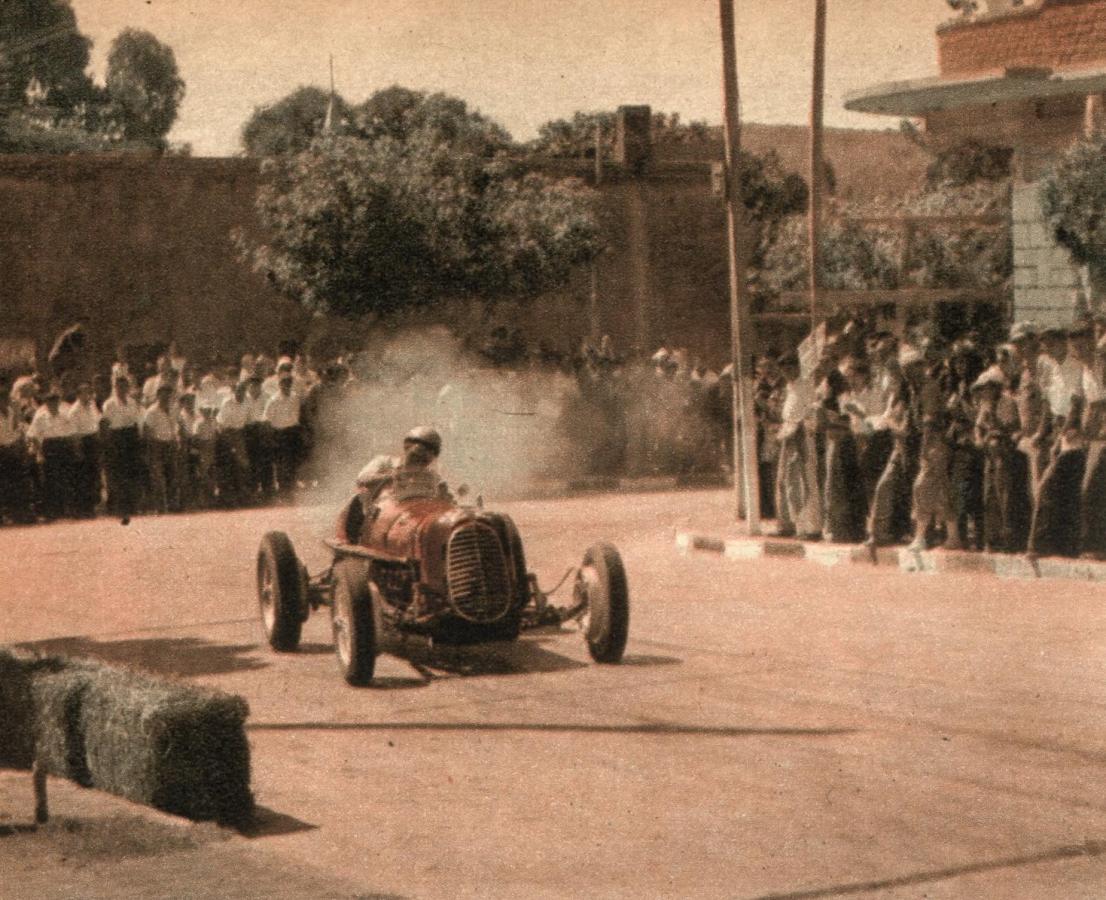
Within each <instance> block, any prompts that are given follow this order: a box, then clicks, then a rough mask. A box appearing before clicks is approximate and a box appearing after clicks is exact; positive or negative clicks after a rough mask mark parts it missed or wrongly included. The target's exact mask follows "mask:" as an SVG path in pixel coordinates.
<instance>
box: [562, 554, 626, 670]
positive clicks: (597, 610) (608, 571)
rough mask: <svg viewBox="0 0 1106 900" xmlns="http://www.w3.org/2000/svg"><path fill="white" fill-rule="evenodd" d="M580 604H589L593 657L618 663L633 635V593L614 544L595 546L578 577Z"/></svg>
mask: <svg viewBox="0 0 1106 900" xmlns="http://www.w3.org/2000/svg"><path fill="white" fill-rule="evenodd" d="M575 594H576V602H577V603H586V607H585V608H586V611H587V612H586V617H587V620H586V621H587V628H586V630H585V632H584V637H585V639H586V641H587V644H588V652H589V653H590V654H591V658H592V659H594V660H595V661H596V662H599V663H617V662H620V661H621V660H622V654H623V652H624V651H625V650H626V638H627V636H628V635H629V632H630V591H629V588H628V587H627V584H626V569H625V568H624V567H623V565H622V557H621V556H620V555H619V553H618V551H617V550H616V549H615V548H614V547H613V546H611V545H610V544H592V546H590V547H589V548H588V551H587V553H585V554H584V562H583V564H582V565H581V566H580V571H579V572H578V573H577V575H576V587H575Z"/></svg>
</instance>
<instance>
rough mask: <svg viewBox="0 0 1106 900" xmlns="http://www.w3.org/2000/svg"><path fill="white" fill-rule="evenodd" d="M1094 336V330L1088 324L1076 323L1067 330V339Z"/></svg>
mask: <svg viewBox="0 0 1106 900" xmlns="http://www.w3.org/2000/svg"><path fill="white" fill-rule="evenodd" d="M1093 334H1094V328H1093V327H1092V326H1091V323H1090V322H1077V323H1075V324H1074V325H1072V326H1071V328H1069V329H1068V337H1070V338H1080V337H1091V336H1092V335H1093Z"/></svg>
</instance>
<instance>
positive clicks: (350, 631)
mask: <svg viewBox="0 0 1106 900" xmlns="http://www.w3.org/2000/svg"><path fill="white" fill-rule="evenodd" d="M368 576H369V567H368V566H367V565H365V564H364V563H362V562H360V561H359V560H353V559H347V560H341V561H339V562H338V563H336V564H335V566H334V601H333V605H332V606H331V608H330V615H331V625H332V627H333V630H334V650H335V653H336V654H337V656H338V668H339V670H340V671H341V673H342V677H343V678H345V680H346V684H351V685H353V686H355V687H361V686H363V685H367V684H369V683H370V682H371V681H372V679H373V671H374V670H375V669H376V655H377V652H378V650H379V645H378V642H379V635H378V634H377V628H376V614H375V610H374V609H373V596H372V591H371V590H370V589H369V578H368Z"/></svg>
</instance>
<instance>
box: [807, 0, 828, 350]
mask: <svg viewBox="0 0 1106 900" xmlns="http://www.w3.org/2000/svg"><path fill="white" fill-rule="evenodd" d="M825 80H826V0H815V3H814V85H813V90H812V92H811V97H810V205H809V213H810V327H811V329H814V328H817V327H818V323H819V322H820V321H821V320H822V317H823V312H824V311H823V309H822V301H821V297H820V296H819V291H820V289H821V286H822V246H821V236H822V183H823V181H824V175H825V162H824V161H823V152H822V105H823V98H824V95H825Z"/></svg>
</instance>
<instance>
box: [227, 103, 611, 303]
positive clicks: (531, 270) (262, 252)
mask: <svg viewBox="0 0 1106 900" xmlns="http://www.w3.org/2000/svg"><path fill="white" fill-rule="evenodd" d="M374 100H375V101H376V102H374ZM351 118H352V120H353V121H352V125H351V129H350V130H351V132H352V133H351V134H348V135H332V136H326V137H323V138H320V139H317V140H315V141H314V142H313V143H312V144H311V145H310V146H309V148H308V149H307V150H305V151H303V152H302V153H299V154H296V155H285V156H278V157H273V158H272V159H270V160H268V161H267V163H266V172H267V173H268V175H269V180H268V182H267V183H266V185H265V186H264V187H263V188H262V189H261V190H260V192H259V195H258V211H259V215H260V220H261V224H262V227H263V230H264V234H265V235H266V239H265V240H264V241H263V242H256V241H253V240H251V239H250V238H249V237H248V236H247V235H245V234H243V233H239V234H238V235H237V241H238V244H239V247H240V249H241V250H242V251H243V252H244V254H245V255H246V257H247V258H249V259H250V260H252V262H253V264H254V266H255V268H256V269H258V271H261V272H263V273H264V274H265V275H266V276H267V277H268V278H269V279H270V280H271V281H272V282H273V283H274V284H275V285H276V286H277V287H278V288H279V289H280V290H281V291H283V292H284V293H286V294H287V295H289V296H291V297H293V298H296V299H298V300H299V301H301V302H302V303H303V304H305V305H306V306H307V307H308V308H310V309H312V310H318V311H329V312H334V313H337V314H340V315H345V316H360V315H366V314H376V315H390V314H394V313H397V312H400V311H402V310H404V309H406V308H408V307H409V306H411V305H420V304H421V305H424V304H429V303H433V302H435V301H438V300H444V299H447V298H450V297H457V296H466V295H479V296H483V297H493V296H502V295H517V296H527V295H531V294H533V293H535V292H537V291H540V290H542V289H545V288H547V287H550V286H553V285H556V284H559V283H562V282H563V281H564V280H565V279H566V278H567V277H568V274H569V272H570V271H571V269H572V267H573V266H575V265H577V264H579V263H583V262H586V261H588V260H589V259H591V258H592V257H593V256H594V255H595V254H596V253H597V252H598V250H599V246H600V240H599V226H598V223H597V220H596V217H595V214H594V211H593V209H592V192H591V191H589V190H588V189H587V188H585V187H584V186H583V185H581V184H578V183H575V182H555V181H552V180H550V179H547V178H544V177H542V176H538V175H526V176H523V177H513V176H512V173H511V171H510V167H509V166H508V165H507V163H505V162H504V161H502V160H501V159H499V158H498V157H497V156H495V155H494V154H493V152H492V151H493V149H494V148H495V147H496V145H497V144H499V143H500V142H505V135H506V133H505V132H504V131H503V130H502V129H501V128H499V127H498V126H495V125H494V124H493V123H490V122H488V120H486V119H485V118H484V117H483V116H480V115H479V114H477V113H473V112H469V111H468V110H467V108H466V107H465V105H464V103H463V102H462V101H459V100H455V99H454V98H449V97H445V96H443V95H437V94H436V95H429V96H427V95H424V94H418V93H416V92H403V91H402V89H397V88H391V89H389V90H388V91H386V92H383V96H381V95H377V96H376V97H374V98H370V101H369V102H367V103H366V104H364V105H363V106H362V107H359V108H355V109H354V110H352V112H351Z"/></svg>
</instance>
